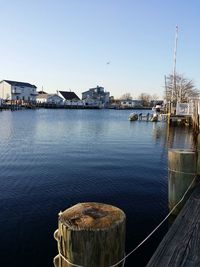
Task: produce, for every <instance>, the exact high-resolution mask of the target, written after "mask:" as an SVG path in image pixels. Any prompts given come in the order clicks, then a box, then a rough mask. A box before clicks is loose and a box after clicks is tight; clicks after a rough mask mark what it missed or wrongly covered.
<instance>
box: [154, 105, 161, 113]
mask: <svg viewBox="0 0 200 267" xmlns="http://www.w3.org/2000/svg"><path fill="white" fill-rule="evenodd" d="M152 111H153V112H161V111H163V107H162V106H161V105H156V106H155V107H152Z"/></svg>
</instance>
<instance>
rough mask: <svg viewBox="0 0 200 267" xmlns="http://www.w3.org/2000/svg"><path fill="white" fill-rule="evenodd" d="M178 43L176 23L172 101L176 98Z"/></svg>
mask: <svg viewBox="0 0 200 267" xmlns="http://www.w3.org/2000/svg"><path fill="white" fill-rule="evenodd" d="M177 43H178V25H176V35H175V46H174V67H173V88H172V102H173V101H174V100H175V99H177V91H176V55H177Z"/></svg>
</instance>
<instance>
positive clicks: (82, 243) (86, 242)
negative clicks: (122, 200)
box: [54, 202, 126, 267]
mask: <svg viewBox="0 0 200 267" xmlns="http://www.w3.org/2000/svg"><path fill="white" fill-rule="evenodd" d="M125 221H126V216H125V213H124V212H123V211H122V210H121V209H119V208H117V207H114V206H111V205H107V204H102V203H94V202H88V203H79V204H77V205H75V206H73V207H71V208H69V209H67V210H65V211H64V212H60V213H59V218H58V230H56V232H55V233H54V237H55V239H56V240H57V242H58V252H59V254H58V255H57V256H56V257H55V258H54V265H55V267H72V266H73V265H74V266H75V265H80V266H85V267H108V266H111V265H114V264H116V263H118V262H119V261H120V260H122V259H123V258H124V255H125V232H126V225H125ZM122 266H123V261H122V262H120V263H119V264H118V265H116V267H122Z"/></svg>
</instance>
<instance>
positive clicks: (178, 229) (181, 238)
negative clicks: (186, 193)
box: [147, 185, 200, 267]
mask: <svg viewBox="0 0 200 267" xmlns="http://www.w3.org/2000/svg"><path fill="white" fill-rule="evenodd" d="M158 266H165V267H180V266H187V267H195V266H200V185H198V186H197V188H196V189H195V190H194V192H193V193H192V195H191V196H190V198H189V200H188V201H187V202H186V204H185V206H184V207H183V209H182V210H181V212H180V214H179V215H178V217H177V218H176V220H175V222H174V223H173V225H172V226H171V228H170V229H169V231H168V233H167V234H166V236H165V237H164V239H163V240H162V242H161V243H160V245H159V246H158V248H157V250H156V252H155V253H154V255H153V257H152V258H151V260H150V262H149V263H148V264H147V267H158Z"/></svg>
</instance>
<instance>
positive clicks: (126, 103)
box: [119, 99, 142, 108]
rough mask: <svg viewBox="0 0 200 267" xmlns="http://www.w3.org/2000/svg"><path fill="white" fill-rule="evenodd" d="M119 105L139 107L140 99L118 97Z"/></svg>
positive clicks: (140, 105) (140, 104)
mask: <svg viewBox="0 0 200 267" xmlns="http://www.w3.org/2000/svg"><path fill="white" fill-rule="evenodd" d="M119 105H120V107H121V108H141V107H142V101H141V100H133V99H120V100H119Z"/></svg>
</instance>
